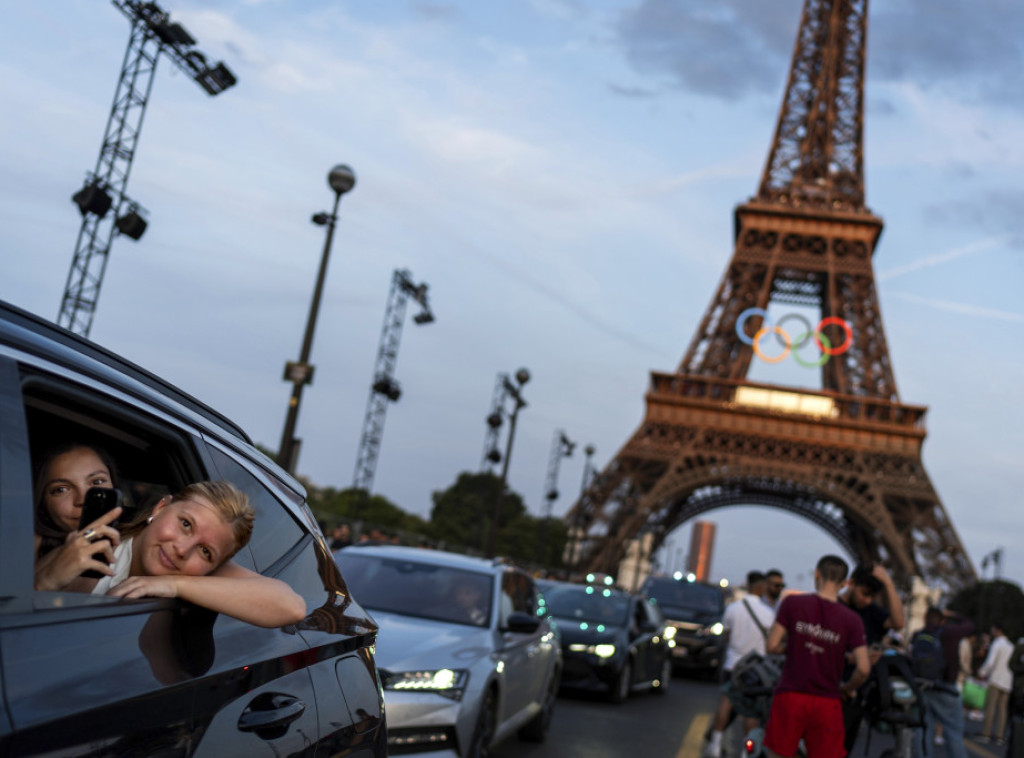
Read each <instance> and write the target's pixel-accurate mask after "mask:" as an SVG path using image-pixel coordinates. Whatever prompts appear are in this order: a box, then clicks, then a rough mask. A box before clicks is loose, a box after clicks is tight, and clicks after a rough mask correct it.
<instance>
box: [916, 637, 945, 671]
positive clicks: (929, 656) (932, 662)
mask: <svg viewBox="0 0 1024 758" xmlns="http://www.w3.org/2000/svg"><path fill="white" fill-rule="evenodd" d="M910 661H911V664H912V666H913V669H914V676H916V677H918V678H920V679H927V680H928V681H930V682H940V681H942V680H943V675H944V674H945V673H946V657H945V655H944V654H943V652H942V640H941V639H940V637H939V635H938V634H937V633H936V634H929V633H928V632H925V631H920V632H918V633H917V634H915V635H914V639H913V640H912V641H911V643H910Z"/></svg>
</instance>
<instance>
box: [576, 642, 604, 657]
mask: <svg viewBox="0 0 1024 758" xmlns="http://www.w3.org/2000/svg"><path fill="white" fill-rule="evenodd" d="M569 650H571V651H572V652H574V653H589V654H590V655H596V656H597V657H598V658H611V657H612V656H613V655H615V645H610V644H601V645H580V644H575V645H569Z"/></svg>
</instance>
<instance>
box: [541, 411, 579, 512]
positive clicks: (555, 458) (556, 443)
mask: <svg viewBox="0 0 1024 758" xmlns="http://www.w3.org/2000/svg"><path fill="white" fill-rule="evenodd" d="M575 449H576V443H575V442H573V441H572V440H570V439H569V438H568V437H567V436H566V434H565V431H564V430H562V429H556V430H555V436H554V438H553V439H552V440H551V452H550V453H549V454H548V472H547V475H546V476H545V477H544V516H545V517H546V518H547V517H550V516H551V509H552V506H554V504H555V501H556V500H557V499H558V469H559V468H560V466H561V463H562V459H563V458H569V457H570V456H572V451H573V450H575Z"/></svg>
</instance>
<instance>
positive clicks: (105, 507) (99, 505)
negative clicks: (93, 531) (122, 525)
mask: <svg viewBox="0 0 1024 758" xmlns="http://www.w3.org/2000/svg"><path fill="white" fill-rule="evenodd" d="M123 501H124V496H123V495H122V494H121V490H115V489H112V488H109V487H90V488H89V490H88V491H87V492H86V493H85V503H84V504H83V506H82V517H81V518H80V519H78V528H79V529H85V528H86V527H87V526H89V524H91V523H92V522H93V521H95V520H96V519H98V518H99V517H100V516H102V515H103V514H104V513H109V512H110V511H112V510H114V508H117V507H118V506H119V505H122V503H123ZM117 522H118V519H114V521H112V522H111V526H117Z"/></svg>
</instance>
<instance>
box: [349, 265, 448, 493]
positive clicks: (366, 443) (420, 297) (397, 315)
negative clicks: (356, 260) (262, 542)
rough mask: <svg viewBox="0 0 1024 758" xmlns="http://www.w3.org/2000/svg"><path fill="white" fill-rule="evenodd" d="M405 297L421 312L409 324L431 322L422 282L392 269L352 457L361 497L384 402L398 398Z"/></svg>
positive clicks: (369, 480) (372, 465) (373, 461)
mask: <svg viewBox="0 0 1024 758" xmlns="http://www.w3.org/2000/svg"><path fill="white" fill-rule="evenodd" d="M409 298H412V299H413V300H414V301H415V302H416V303H417V304H419V306H420V308H421V309H422V310H420V312H419V313H417V314H416V315H415V316H413V317H412V320H413V322H414V323H416V324H420V325H422V324H429V323H431V322H432V321H433V320H434V314H433V312H432V311H431V310H430V304H429V303H428V302H427V285H426V283H423V284H414V283H413V281H412V274H410V273H409V272H408V271H406V270H403V269H396V270H395V273H394V275H393V276H392V279H391V290H390V292H389V293H388V304H387V310H385V312H384V328H383V330H382V331H381V336H380V347H379V348H378V349H377V363H376V365H375V366H374V370H373V384H371V385H370V399H369V400H368V401H367V403H366V418H365V419H364V420H363V434H362V437H361V438H360V441H359V455H358V457H357V458H356V471H355V476H354V477H353V480H352V488H353V489H356V490H360V491H361V492H362V493H363V495H369V494H370V489H371V488H372V487H373V476H374V474H375V473H376V470H377V455H378V454H379V452H380V442H381V437H383V435H384V417H385V415H386V414H387V410H388V402H389V401H390V402H392V403H393V402H396V401H397V400H398V398H399V397H401V395H402V390H401V387H400V386H399V384H398V382H397V381H396V380H395V364H396V363H397V361H398V344H399V342H400V341H401V339H402V325H403V324H404V323H405V306H406V303H407V302H408V300H409Z"/></svg>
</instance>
